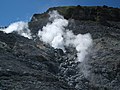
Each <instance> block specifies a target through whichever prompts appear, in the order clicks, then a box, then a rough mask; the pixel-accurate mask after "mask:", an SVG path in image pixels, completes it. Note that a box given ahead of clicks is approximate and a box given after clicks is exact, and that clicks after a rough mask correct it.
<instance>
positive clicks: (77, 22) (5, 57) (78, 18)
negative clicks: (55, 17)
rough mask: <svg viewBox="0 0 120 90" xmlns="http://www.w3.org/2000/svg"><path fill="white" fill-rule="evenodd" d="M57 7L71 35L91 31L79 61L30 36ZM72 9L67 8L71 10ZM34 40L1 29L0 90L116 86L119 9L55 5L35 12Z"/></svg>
mask: <svg viewBox="0 0 120 90" xmlns="http://www.w3.org/2000/svg"><path fill="white" fill-rule="evenodd" d="M51 10H58V12H59V13H60V14H62V15H63V16H64V17H65V18H66V19H68V20H69V25H68V27H66V28H68V29H70V30H72V31H73V32H74V33H75V34H79V33H82V34H85V33H90V34H91V35H92V38H93V47H92V49H91V52H90V54H89V55H88V56H87V57H86V59H85V60H84V62H82V63H79V62H75V59H76V51H75V49H74V48H66V50H67V53H64V52H63V51H62V50H60V49H53V48H52V47H51V46H49V45H46V44H45V43H43V42H41V41H39V40H37V39H35V38H36V36H37V35H36V34H37V33H38V30H39V29H42V27H43V26H45V25H46V24H47V22H48V18H49V15H48V12H49V11H51ZM71 11H72V12H71ZM29 28H30V29H31V32H32V35H33V37H34V40H29V39H27V38H24V37H22V36H19V35H17V34H15V33H11V34H5V33H3V32H0V89H1V90H13V89H14V90H119V89H120V9H118V8H112V7H107V6H103V7H81V6H77V7H76V6H70V7H54V8H50V9H49V10H48V11H47V12H45V13H43V14H34V15H33V17H32V20H31V21H30V22H29Z"/></svg>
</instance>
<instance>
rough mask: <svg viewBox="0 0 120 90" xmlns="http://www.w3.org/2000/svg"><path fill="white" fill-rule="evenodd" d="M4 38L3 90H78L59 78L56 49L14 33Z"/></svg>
mask: <svg viewBox="0 0 120 90" xmlns="http://www.w3.org/2000/svg"><path fill="white" fill-rule="evenodd" d="M0 37H1V38H0V89H1V90H13V89H15V90H50V89H51V90H66V89H68V90H74V88H72V87H70V86H69V85H68V84H67V82H66V81H65V80H64V79H62V78H61V79H60V78H59V77H58V76H57V73H58V71H59V68H58V66H59V63H58V62H57V59H56V58H55V56H54V52H55V50H54V49H53V48H52V47H50V46H47V45H44V44H43V43H42V42H34V41H33V40H29V39H26V38H24V37H21V36H19V35H16V34H13V33H11V34H5V33H3V32H0Z"/></svg>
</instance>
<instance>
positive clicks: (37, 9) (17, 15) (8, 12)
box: [0, 0, 120, 27]
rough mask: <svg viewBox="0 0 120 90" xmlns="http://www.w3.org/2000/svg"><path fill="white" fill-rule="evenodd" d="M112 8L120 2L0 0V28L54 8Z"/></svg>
mask: <svg viewBox="0 0 120 90" xmlns="http://www.w3.org/2000/svg"><path fill="white" fill-rule="evenodd" d="M71 5H72V6H77V5H81V6H103V5H107V6H112V7H118V8H120V0H0V27H1V26H8V25H9V24H10V23H13V22H16V21H26V22H28V21H30V19H31V17H32V15H33V14H35V13H43V12H45V11H46V10H47V9H48V8H50V7H56V6H71Z"/></svg>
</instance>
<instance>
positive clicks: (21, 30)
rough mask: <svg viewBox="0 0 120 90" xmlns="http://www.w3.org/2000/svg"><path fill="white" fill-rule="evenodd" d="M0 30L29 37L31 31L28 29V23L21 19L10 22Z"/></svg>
mask: <svg viewBox="0 0 120 90" xmlns="http://www.w3.org/2000/svg"><path fill="white" fill-rule="evenodd" d="M1 31H4V32H5V33H12V32H17V33H18V34H20V35H21V36H24V37H27V38H29V39H31V33H30V30H29V29H28V23H26V22H23V21H19V22H15V23H12V24H10V25H9V26H8V27H7V28H5V29H1Z"/></svg>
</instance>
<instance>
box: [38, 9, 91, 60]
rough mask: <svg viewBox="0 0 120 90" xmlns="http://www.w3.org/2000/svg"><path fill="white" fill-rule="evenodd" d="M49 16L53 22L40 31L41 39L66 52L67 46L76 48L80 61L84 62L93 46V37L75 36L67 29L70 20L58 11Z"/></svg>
mask: <svg viewBox="0 0 120 90" xmlns="http://www.w3.org/2000/svg"><path fill="white" fill-rule="evenodd" d="M49 15H50V18H49V20H50V21H51V22H49V23H47V25H46V26H44V27H43V28H42V30H39V32H38V36H39V38H40V39H41V40H42V41H43V42H45V43H48V44H50V45H51V46H52V47H54V48H58V49H62V50H63V51H64V52H65V47H67V46H72V47H75V48H76V50H77V57H78V61H79V62H82V61H83V60H84V58H85V56H86V55H87V54H88V50H89V48H90V47H91V46H92V38H91V35H90V34H89V33H87V34H83V35H82V34H78V35H74V33H73V32H72V30H66V29H65V27H66V26H68V20H66V19H64V17H63V16H61V15H59V13H58V12H57V11H52V12H50V13H49Z"/></svg>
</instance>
